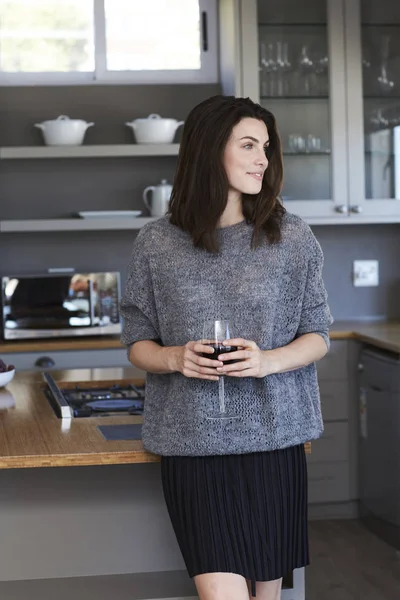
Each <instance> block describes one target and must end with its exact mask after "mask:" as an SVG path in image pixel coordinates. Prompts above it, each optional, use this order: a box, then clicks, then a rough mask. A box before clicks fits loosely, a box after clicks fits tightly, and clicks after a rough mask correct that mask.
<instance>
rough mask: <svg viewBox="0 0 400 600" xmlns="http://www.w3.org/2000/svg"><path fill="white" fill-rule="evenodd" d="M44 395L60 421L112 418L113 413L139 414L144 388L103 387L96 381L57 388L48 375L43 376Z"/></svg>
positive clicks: (134, 386) (123, 385) (115, 385)
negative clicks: (81, 418) (91, 417)
mask: <svg viewBox="0 0 400 600" xmlns="http://www.w3.org/2000/svg"><path fill="white" fill-rule="evenodd" d="M43 377H44V379H45V381H46V383H47V388H46V395H47V397H48V398H49V400H50V401H51V403H52V405H53V406H54V408H55V410H56V412H57V414H59V416H61V417H62V418H71V417H90V416H92V415H93V416H111V415H112V414H116V413H118V414H121V413H122V414H127V415H142V414H143V404H144V389H145V388H144V385H143V386H136V385H134V384H133V383H125V382H124V383H121V384H111V385H105V386H102V383H104V382H99V384H98V386H97V387H96V382H93V386H91V385H90V383H87V384H86V383H85V384H83V383H82V382H79V383H77V384H75V385H74V384H71V383H69V382H68V383H66V382H63V383H61V384H60V385H58V384H57V383H56V382H55V380H54V379H53V377H52V376H51V375H50V373H44V374H43Z"/></svg>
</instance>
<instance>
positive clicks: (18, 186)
mask: <svg viewBox="0 0 400 600" xmlns="http://www.w3.org/2000/svg"><path fill="white" fill-rule="evenodd" d="M219 91H220V88H219V86H218V85H178V86H78V87H71V88H69V87H31V88H12V87H10V88H2V91H1V95H0V146H6V145H11V146H12V145H15V146H18V145H31V144H41V143H42V141H41V138H40V135H41V133H40V131H38V130H36V129H35V128H33V127H32V124H33V123H35V122H38V121H42V120H44V119H47V118H54V117H56V116H58V115H59V114H68V115H69V116H71V117H79V118H83V119H86V120H90V121H92V120H93V121H95V122H96V127H93V128H91V129H89V130H88V134H87V138H86V142H87V143H93V144H95V143H99V144H101V143H124V142H129V141H130V140H131V137H130V131H129V130H128V129H127V128H125V127H124V125H123V124H124V123H125V121H127V120H132V119H133V118H136V117H143V116H147V115H148V114H149V113H150V112H158V113H160V114H161V115H162V116H168V117H174V118H177V119H185V117H186V115H187V113H188V112H189V110H190V109H191V108H192V107H193V106H194V105H195V104H196V103H198V102H200V101H201V100H202V99H204V98H206V97H208V96H210V95H212V94H215V93H218V92H219ZM176 139H177V141H178V140H179V135H178V136H177V138H176ZM175 164H176V159H175V158H174V157H163V158H160V157H157V158H137V159H125V158H121V159H111V158H105V159H98V160H94V159H84V160H72V159H68V160H32V161H28V160H26V161H25V160H23V161H21V160H17V161H2V162H1V164H0V219H11V218H13V219H17V218H27V219H29V218H31V219H32V218H47V217H48V218H50V217H54V218H56V217H67V216H71V215H72V214H74V213H76V212H77V211H78V210H112V209H119V210H122V209H139V208H140V209H144V207H143V204H142V200H141V196H142V190H143V188H144V187H145V186H147V185H151V184H154V183H157V182H158V181H159V180H160V179H161V178H167V179H169V180H172V177H173V173H174V167H175ZM144 212H145V209H144ZM313 229H314V232H315V234H316V235H317V237H318V239H319V241H320V242H321V245H322V248H323V250H324V253H325V281H326V286H327V289H328V293H329V297H330V304H331V308H332V312H333V314H334V316H335V318H336V319H345V318H360V317H361V318H362V317H381V316H389V317H392V318H395V317H397V318H400V302H399V298H400V289H399V288H400V268H399V261H398V258H399V257H400V235H399V234H400V226H398V225H365V226H361V225H358V226H335V227H334V226H318V227H314V228H313ZM134 235H135V233H134V232H129V231H106V232H81V233H70V232H68V233H54V234H51V233H38V234H2V235H1V236H0V272H1V273H9V272H15V273H18V272H22V271H39V270H42V269H44V268H48V267H69V266H73V267H75V268H76V269H85V270H86V269H88V270H94V269H116V270H120V271H121V272H122V278H123V281H124V279H125V268H126V264H127V262H128V258H129V254H130V250H131V246H132V241H133V238H134ZM372 258H374V259H378V260H379V261H380V285H379V287H377V288H354V287H353V285H352V279H351V277H352V263H353V260H355V259H372Z"/></svg>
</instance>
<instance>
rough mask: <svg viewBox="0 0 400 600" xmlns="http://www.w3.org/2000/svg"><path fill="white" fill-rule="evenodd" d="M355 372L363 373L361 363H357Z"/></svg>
mask: <svg viewBox="0 0 400 600" xmlns="http://www.w3.org/2000/svg"><path fill="white" fill-rule="evenodd" d="M357 371H358V372H359V373H362V372H363V371H364V365H363V364H362V363H358V365H357Z"/></svg>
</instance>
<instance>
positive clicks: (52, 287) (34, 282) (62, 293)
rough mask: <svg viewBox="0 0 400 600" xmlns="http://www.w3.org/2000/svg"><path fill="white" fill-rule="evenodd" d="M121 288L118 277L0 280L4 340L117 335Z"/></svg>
mask: <svg viewBox="0 0 400 600" xmlns="http://www.w3.org/2000/svg"><path fill="white" fill-rule="evenodd" d="M120 289H121V284H120V274H119V273H118V272H109V273H75V272H72V273H71V272H69V273H68V274H67V273H59V272H57V273H54V274H45V275H16V276H2V278H1V319H2V337H3V340H4V341H9V340H27V339H37V338H43V339H45V338H52V339H54V338H60V337H75V336H94V335H111V334H113V335H116V334H120V333H121V322H120V314H119V301H120Z"/></svg>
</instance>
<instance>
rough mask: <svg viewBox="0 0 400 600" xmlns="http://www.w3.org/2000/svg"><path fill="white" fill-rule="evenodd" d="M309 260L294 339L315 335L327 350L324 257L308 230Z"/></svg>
mask: <svg viewBox="0 0 400 600" xmlns="http://www.w3.org/2000/svg"><path fill="white" fill-rule="evenodd" d="M309 233H310V236H311V237H310V238H309V250H310V252H309V258H308V264H307V279H306V285H305V290H304V297H303V305H302V309H301V316H300V324H299V327H298V330H297V334H296V337H299V336H301V335H304V334H305V333H317V334H319V335H320V336H321V337H323V339H324V340H325V343H326V345H327V347H328V349H329V346H330V342H329V326H330V325H331V324H332V322H333V318H332V315H331V313H330V310H329V306H328V294H327V292H326V289H325V285H324V282H323V279H322V269H323V265H324V256H323V253H322V249H321V246H320V245H319V243H318V241H317V240H316V238H315V237H314V235H313V233H312V232H311V230H309Z"/></svg>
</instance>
